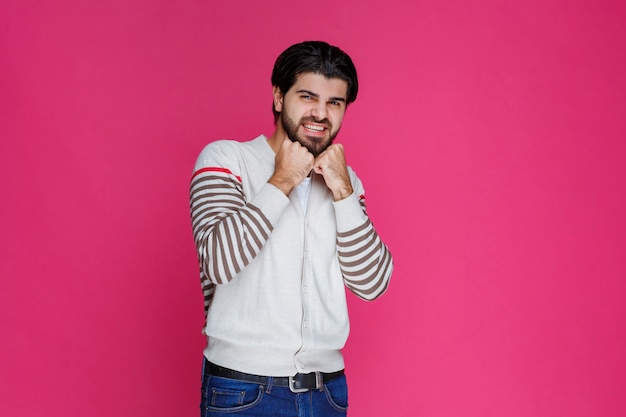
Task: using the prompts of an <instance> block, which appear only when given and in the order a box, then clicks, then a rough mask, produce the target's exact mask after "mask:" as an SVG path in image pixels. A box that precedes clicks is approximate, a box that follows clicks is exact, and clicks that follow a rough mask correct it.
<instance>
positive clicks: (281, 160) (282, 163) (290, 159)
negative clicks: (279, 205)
mask: <svg viewBox="0 0 626 417" xmlns="http://www.w3.org/2000/svg"><path fill="white" fill-rule="evenodd" d="M314 161H315V158H314V157H313V154H312V153H311V152H309V151H308V149H307V148H305V147H304V146H302V145H300V143H298V142H292V141H291V140H289V138H287V137H285V140H284V141H283V143H282V144H281V147H280V149H279V150H278V152H277V153H276V158H275V166H274V174H273V175H272V176H271V177H270V179H269V180H268V182H269V183H270V184H272V185H274V186H276V187H277V188H278V189H279V190H281V191H282V192H283V193H285V195H287V196H288V195H289V194H290V193H291V191H292V190H293V189H294V188H295V187H296V186H297V185H298V184H300V183H301V182H302V180H303V179H305V178H306V177H307V176H308V175H309V173H310V172H311V170H312V169H313V162H314Z"/></svg>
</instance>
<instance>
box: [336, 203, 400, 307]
mask: <svg viewBox="0 0 626 417" xmlns="http://www.w3.org/2000/svg"><path fill="white" fill-rule="evenodd" d="M355 206H356V203H355ZM358 206H360V209H361V210H362V212H361V216H360V219H361V224H358V225H356V226H353V227H351V228H349V229H348V230H346V231H343V232H340V231H338V232H337V254H338V258H339V266H340V268H341V271H342V274H343V277H344V282H345V285H346V287H348V289H350V291H352V292H353V293H354V294H356V295H357V296H358V297H360V298H362V299H364V300H368V301H371V300H374V299H376V298H378V297H379V296H381V295H382V294H383V293H384V292H385V290H386V289H387V286H388V285H389V280H390V278H391V273H392V271H393V258H392V256H391V252H390V251H389V249H388V248H387V246H386V245H385V244H384V243H383V241H382V240H381V239H380V236H379V235H378V233H377V232H376V229H374V225H373V224H372V222H371V221H370V219H369V218H368V217H367V215H365V198H364V196H363V195H361V196H360V197H359V199H358Z"/></svg>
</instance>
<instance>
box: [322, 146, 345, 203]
mask: <svg viewBox="0 0 626 417" xmlns="http://www.w3.org/2000/svg"><path fill="white" fill-rule="evenodd" d="M313 170H314V171H315V172H316V173H317V174H320V175H321V176H322V177H324V181H325V182H326V185H327V186H328V188H329V189H330V191H332V193H333V198H334V200H335V201H339V200H343V199H344V198H346V197H348V196H349V195H350V194H352V192H353V190H352V184H351V183H350V177H349V175H348V167H347V166H346V158H345V155H344V152H343V145H341V144H339V143H334V144H332V145H330V146H329V147H328V149H326V150H325V151H324V152H322V153H321V154H320V155H319V156H318V157H317V158H316V159H315V163H314V164H313Z"/></svg>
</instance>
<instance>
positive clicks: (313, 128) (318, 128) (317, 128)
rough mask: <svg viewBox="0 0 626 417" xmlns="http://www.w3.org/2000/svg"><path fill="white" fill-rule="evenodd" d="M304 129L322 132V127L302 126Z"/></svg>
mask: <svg viewBox="0 0 626 417" xmlns="http://www.w3.org/2000/svg"><path fill="white" fill-rule="evenodd" d="M304 127H305V128H307V129H309V130H317V131H318V132H321V131H322V130H324V126H314V125H304Z"/></svg>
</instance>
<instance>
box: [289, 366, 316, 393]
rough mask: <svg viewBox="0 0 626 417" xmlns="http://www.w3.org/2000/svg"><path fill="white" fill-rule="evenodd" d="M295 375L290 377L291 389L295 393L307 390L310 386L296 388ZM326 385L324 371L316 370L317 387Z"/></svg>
mask: <svg viewBox="0 0 626 417" xmlns="http://www.w3.org/2000/svg"><path fill="white" fill-rule="evenodd" d="M293 378H294V377H293V376H290V377H289V390H290V391H291V392H293V393H296V394H297V393H301V392H307V391H308V390H309V389H310V388H296V387H295V382H294V379H293ZM323 386H324V378H323V377H322V373H321V372H319V371H315V389H321V388H322V387H323Z"/></svg>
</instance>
